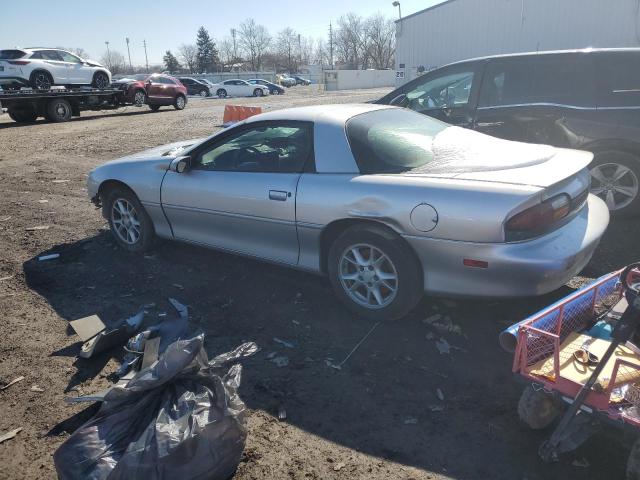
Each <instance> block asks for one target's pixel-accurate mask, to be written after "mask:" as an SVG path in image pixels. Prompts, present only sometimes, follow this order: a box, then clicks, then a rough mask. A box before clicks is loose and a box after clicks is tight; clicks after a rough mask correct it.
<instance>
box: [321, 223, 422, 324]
mask: <svg viewBox="0 0 640 480" xmlns="http://www.w3.org/2000/svg"><path fill="white" fill-rule="evenodd" d="M327 267H328V268H327V270H328V272H329V279H330V281H331V285H332V287H333V289H334V291H335V293H336V295H337V296H338V298H339V299H340V300H341V301H342V302H343V303H344V304H345V306H346V307H347V308H348V309H349V310H351V311H352V312H354V313H355V314H357V315H359V316H362V317H365V318H368V319H371V320H376V321H378V320H395V319H397V318H400V317H402V316H404V315H405V314H406V313H408V312H409V311H410V310H411V309H412V308H413V307H414V306H415V305H416V304H417V303H418V301H419V300H420V298H421V296H422V293H423V290H422V270H421V268H420V267H419V266H418V265H417V259H416V258H415V255H414V253H413V251H411V249H410V248H409V247H408V246H407V245H406V244H405V243H404V242H403V241H402V239H401V238H400V237H398V236H397V235H396V234H395V233H393V232H391V231H389V230H387V229H386V228H384V227H378V226H375V225H356V226H353V227H350V228H348V229H347V230H345V231H344V232H343V233H342V234H341V235H340V236H339V237H338V238H337V239H336V240H335V241H334V242H333V244H332V245H331V247H330V249H329V255H328V265H327Z"/></svg>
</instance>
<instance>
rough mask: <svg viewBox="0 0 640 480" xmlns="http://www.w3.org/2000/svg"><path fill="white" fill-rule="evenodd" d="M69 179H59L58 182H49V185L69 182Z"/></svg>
mask: <svg viewBox="0 0 640 480" xmlns="http://www.w3.org/2000/svg"><path fill="white" fill-rule="evenodd" d="M70 181H71V180H69V179H60V180H51V183H67V182H70Z"/></svg>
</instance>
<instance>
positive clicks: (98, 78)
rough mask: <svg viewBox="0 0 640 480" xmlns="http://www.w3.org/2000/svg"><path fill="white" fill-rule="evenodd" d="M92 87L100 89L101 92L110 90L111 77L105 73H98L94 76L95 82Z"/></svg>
mask: <svg viewBox="0 0 640 480" xmlns="http://www.w3.org/2000/svg"><path fill="white" fill-rule="evenodd" d="M91 86H92V87H94V88H99V89H100V90H104V89H105V88H109V75H107V74H106V73H104V72H96V73H94V74H93V81H92V82H91Z"/></svg>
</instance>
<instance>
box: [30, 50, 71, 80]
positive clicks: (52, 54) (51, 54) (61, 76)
mask: <svg viewBox="0 0 640 480" xmlns="http://www.w3.org/2000/svg"><path fill="white" fill-rule="evenodd" d="M31 58H39V59H41V60H42V62H43V64H44V65H43V67H44V68H46V69H47V70H48V71H49V73H51V75H52V76H53V83H57V84H61V83H65V82H67V81H68V80H69V72H68V71H67V66H66V65H65V62H63V61H62V57H61V56H60V55H58V52H57V51H55V50H40V51H38V52H35V53H34V54H33V55H32V56H31Z"/></svg>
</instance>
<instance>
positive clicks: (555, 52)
mask: <svg viewBox="0 0 640 480" xmlns="http://www.w3.org/2000/svg"><path fill="white" fill-rule="evenodd" d="M601 52H636V53H640V48H632V47H630V48H582V49H571V50H544V51H541V52H519V53H503V54H500V55H485V56H482V57H475V58H467V59H465V60H459V61H457V62H452V63H448V64H446V65H442V66H441V67H438V69H439V68H443V67H448V66H449V65H458V64H463V63H470V62H478V61H482V60H494V59H500V58H518V57H537V56H545V55H566V54H571V53H582V54H589V53H601ZM436 70H437V69H436Z"/></svg>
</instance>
